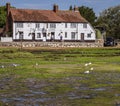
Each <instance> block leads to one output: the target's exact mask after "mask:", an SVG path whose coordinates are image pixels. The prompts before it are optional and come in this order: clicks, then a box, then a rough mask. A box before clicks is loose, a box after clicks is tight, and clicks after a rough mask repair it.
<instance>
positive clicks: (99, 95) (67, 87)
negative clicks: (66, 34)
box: [0, 48, 120, 106]
mask: <svg viewBox="0 0 120 106" xmlns="http://www.w3.org/2000/svg"><path fill="white" fill-rule="evenodd" d="M86 71H89V73H86ZM119 88H120V49H119V48H59V49H57V48H29V49H28V48H26V49H25V48H24V49H22V50H19V49H17V48H1V49H0V106H5V105H7V106H119V105H120V89H119Z"/></svg>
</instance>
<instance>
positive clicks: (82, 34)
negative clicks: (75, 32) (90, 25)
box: [80, 33, 84, 42]
mask: <svg viewBox="0 0 120 106" xmlns="http://www.w3.org/2000/svg"><path fill="white" fill-rule="evenodd" d="M80 36H81V41H82V42H84V33H81V35H80Z"/></svg>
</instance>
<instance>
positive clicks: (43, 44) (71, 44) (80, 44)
mask: <svg viewBox="0 0 120 106" xmlns="http://www.w3.org/2000/svg"><path fill="white" fill-rule="evenodd" d="M0 46H4V47H103V43H102V42H98V41H96V42H92V43H87V42H6V43H5V42H0Z"/></svg>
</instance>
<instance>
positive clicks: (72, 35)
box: [71, 32, 75, 40]
mask: <svg viewBox="0 0 120 106" xmlns="http://www.w3.org/2000/svg"><path fill="white" fill-rule="evenodd" d="M71 39H72V40H75V32H71Z"/></svg>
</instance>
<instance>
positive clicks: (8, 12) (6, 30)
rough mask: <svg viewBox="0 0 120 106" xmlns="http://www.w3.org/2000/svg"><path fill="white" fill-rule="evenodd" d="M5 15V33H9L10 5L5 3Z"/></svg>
mask: <svg viewBox="0 0 120 106" xmlns="http://www.w3.org/2000/svg"><path fill="white" fill-rule="evenodd" d="M6 9H7V11H6V13H7V17H6V26H5V32H6V33H7V32H9V31H10V29H9V28H10V18H9V14H10V3H6Z"/></svg>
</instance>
